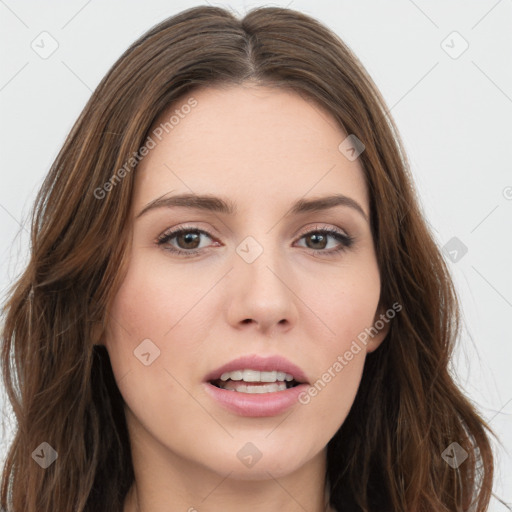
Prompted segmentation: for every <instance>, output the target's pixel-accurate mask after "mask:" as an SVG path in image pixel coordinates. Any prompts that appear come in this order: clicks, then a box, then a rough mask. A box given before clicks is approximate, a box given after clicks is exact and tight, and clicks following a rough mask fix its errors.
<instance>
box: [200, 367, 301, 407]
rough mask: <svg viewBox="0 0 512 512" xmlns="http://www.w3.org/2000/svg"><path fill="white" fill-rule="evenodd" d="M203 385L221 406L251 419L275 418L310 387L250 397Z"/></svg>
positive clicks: (206, 384) (208, 384) (296, 387)
mask: <svg viewBox="0 0 512 512" xmlns="http://www.w3.org/2000/svg"><path fill="white" fill-rule="evenodd" d="M228 371H229V370H228ZM283 371H284V370H283ZM287 373H290V372H287ZM203 385H204V386H205V391H206V393H207V394H208V395H210V396H211V397H212V398H213V399H214V400H215V401H217V402H218V403H219V404H220V405H222V406H223V407H225V408H226V409H228V410H229V411H231V412H234V413H236V414H238V415H240V416H250V417H256V416H258V417H263V416H275V415H277V414H280V413H282V412H284V411H286V410H287V409H288V408H289V407H291V406H292V405H293V404H296V403H297V402H298V401H299V395H300V394H301V393H302V392H303V391H305V390H306V389H307V388H308V386H309V384H299V385H298V386H295V387H294V388H289V389H286V390H285V391H276V392H275V393H261V394H254V395H249V394H247V393H240V392H238V391H229V390H227V389H220V388H217V387H215V386H214V385H213V384H210V383H209V382H205V383H204V384H203Z"/></svg>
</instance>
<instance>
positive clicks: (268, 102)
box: [105, 86, 387, 480]
mask: <svg viewBox="0 0 512 512" xmlns="http://www.w3.org/2000/svg"><path fill="white" fill-rule="evenodd" d="M191 96H192V97H193V99H195V101H196V102H197V103H195V102H194V101H193V100H192V99H190V97H186V98H184V99H183V100H182V101H181V102H178V103H177V104H176V105H174V106H173V109H172V111H168V112H166V113H165V115H163V116H162V117H161V119H159V120H158V122H157V123H156V124H155V125H154V127H153V132H152V135H151V138H152V141H153V142H150V143H149V144H148V151H149V152H148V154H147V155H146V156H145V157H144V158H143V160H142V161H141V163H140V164H139V166H138V168H137V171H136V173H137V176H136V182H135V193H134V199H133V204H132V217H131V220H132V221H133V239H132V243H131V246H129V247H128V251H129V253H128V260H127V261H128V267H127V274H126V278H125V279H124V281H123V283H122V285H121V287H120V288H119V290H118V292H117V294H116V296H115V299H114V301H113V304H112V308H111V310H110V312H109V317H108V319H109V322H108V329H107V336H106V339H105V345H106V346H107V349H108V352H109V355H110V359H111V363H112V367H113V371H114V374H115V377H116V380H117V384H118V386H119V389H120V391H121V393H122V395H123V397H124V400H125V402H126V416H127V422H128V427H129V430H130V435H131V439H132V449H133V452H134V457H136V458H138V459H139V460H141V459H144V458H147V464H148V467H149V465H151V467H153V468H158V471H162V470H163V469H162V468H164V467H168V466H172V467H175V468H178V469H177V470H180V471H186V470H196V471H203V472H215V473H217V474H219V475H222V476H225V475H227V474H228V473H230V474H231V477H232V478H235V479H239V480H249V479H264V478H269V473H270V474H271V475H272V476H274V477H279V476H284V475H286V474H288V473H292V472H294V471H296V470H298V469H299V468H302V467H306V466H307V465H308V464H312V463H313V461H317V462H319V461H320V463H321V464H324V463H325V459H324V458H323V457H324V455H325V450H324V448H325V446H326V444H327V443H328V441H329V440H330V439H331V438H332V437H333V435H334V434H335V433H336V431H337V430H338V429H339V427H340V426H341V424H342V423H343V421H344V420H345V418H346V416H347V414H348V412H349V409H350V407H351V405H352V403H353V401H354V398H355V395H356V392H357V389H358V386H359V382H360V378H361V374H362V370H363V364H364V360H365V356H366V353H367V352H369V351H372V350H374V349H375V348H376V347H377V346H378V344H379V343H380V342H381V341H382V339H383V338H384V337H385V335H386V333H387V324H385V325H386V326H385V327H384V328H383V329H380V330H379V332H378V334H377V335H375V337H374V338H373V339H371V338H368V336H366V342H362V341H361V340H362V339H365V336H364V333H365V332H368V331H365V329H369V328H370V327H372V326H374V324H375V321H376V320H377V319H378V318H379V315H380V313H382V312H383V311H380V310H379V311H377V305H378V302H379V296H380V280H379V272H378V267H377V261H376V256H375V252H374V245H373V240H372V236H371V231H370V225H369V222H368V218H369V198H368V192H367V189H366V185H365V180H364V175H363V171H362V167H361V164H360V162H359V159H357V158H356V159H354V158H353V157H351V158H348V156H351V153H350V152H348V153H347V152H346V151H345V150H343V151H342V150H340V149H339V147H338V146H339V145H340V143H342V141H344V139H345V138H346V137H347V134H346V133H344V132H343V131H342V130H341V129H340V128H339V127H338V125H337V124H336V122H335V120H334V118H332V117H331V116H330V115H329V114H328V113H327V112H325V111H324V110H323V109H321V108H320V107H318V106H317V105H316V104H313V103H312V102H311V101H306V100H305V99H303V98H302V97H301V96H300V95H297V94H295V93H293V92H285V91H283V90H278V89H272V88H267V87H255V86H245V87H243V86H233V87H229V88H225V89H219V88H215V89H214V88H207V89H201V90H196V91H195V92H194V93H193V94H192V95H191ZM187 100H190V101H189V102H188V103H187ZM185 105H189V106H190V105H193V106H190V108H189V107H186V106H185ZM184 106H185V107H184ZM176 110H178V112H176ZM173 114H174V116H175V117H174V118H173V119H172V121H170V122H169V119H170V118H171V115H173ZM165 122H167V123H168V124H167V125H166V126H165V127H163V126H160V127H159V125H160V123H165ZM150 146H151V149H149V147H150ZM153 146H154V147H153ZM346 155H347V156H346ZM182 194H193V195H197V196H205V195H207V196H209V197H210V198H213V197H215V198H219V200H216V201H213V200H210V201H196V202H194V204H195V206H194V205H193V202H192V201H191V200H187V201H185V202H184V203H183V202H182V203H180V204H178V205H176V204H174V205H173V204H172V202H168V203H165V202H164V201H161V200H163V199H170V200H172V198H176V197H177V196H180V195H182ZM333 195H343V196H346V198H348V199H346V200H344V201H343V200H342V201H341V202H339V203H338V204H337V205H335V206H333V205H332V204H331V207H328V208H317V209H315V208H312V207H311V208H307V207H306V206H305V205H307V204H308V202H310V201H312V200H317V199H321V198H326V197H328V196H333ZM221 199H222V201H224V202H225V203H226V204H227V205H228V206H231V207H232V209H233V211H231V212H228V211H224V209H223V208H220V205H224V203H221V202H220V201H221ZM156 200H159V203H155V201H156ZM301 202H302V203H301ZM297 203H299V204H298V206H301V204H302V208H299V207H297V208H294V207H295V206H296V205H297ZM148 205H149V207H148ZM320 206H321V205H320ZM324 206H325V205H324ZM185 228H186V232H185V233H183V234H177V235H176V234H174V235H173V234H171V236H167V235H169V233H171V232H173V231H176V230H178V229H185ZM322 230H332V231H334V234H325V233H322ZM349 240H352V241H351V242H350V241H349ZM177 251H181V253H178V252H177ZM381 323H382V322H381ZM242 356H260V361H259V362H261V359H266V358H269V357H272V356H278V357H280V358H282V359H285V360H286V361H288V362H289V364H290V366H286V363H285V362H282V361H281V362H276V361H270V362H268V361H267V363H268V364H267V366H265V365H263V366H258V365H257V361H256V360H254V361H253V362H251V361H249V362H245V363H235V364H234V366H233V367H231V370H233V371H235V373H234V374H233V373H231V374H228V377H230V379H229V380H226V381H222V382H223V383H224V385H225V386H227V387H231V388H233V387H235V388H237V389H242V390H240V391H233V390H232V389H229V390H226V389H224V390H222V389H220V388H218V387H216V386H214V385H213V384H211V383H210V382H209V380H210V379H209V378H208V377H212V376H216V377H218V376H220V373H226V372H223V371H221V370H222V368H221V367H223V366H224V365H226V364H227V363H230V362H231V361H233V360H235V359H237V358H240V357H242ZM263 362H265V361H263ZM291 365H295V367H296V368H298V369H300V371H301V372H302V375H300V372H299V371H297V370H296V369H294V368H292V366H291ZM217 369H221V370H219V371H217V372H216V370H217ZM246 369H247V370H251V369H253V370H263V371H265V373H264V374H263V376H262V374H258V373H251V372H247V373H246V374H245V375H244V374H243V373H242V374H238V375H237V372H236V370H246ZM272 370H275V371H276V372H286V373H289V374H291V375H293V377H294V380H297V381H299V380H300V381H305V382H306V383H305V384H302V385H301V387H300V388H299V389H300V393H299V392H298V391H297V389H295V388H293V389H292V390H287V391H282V390H281V391H275V390H274V391H271V389H276V388H275V387H274V388H263V387H262V386H264V385H265V384H260V383H256V384H252V383H251V382H248V383H247V382H244V384H243V385H244V386H247V388H246V389H245V391H255V390H256V387H258V388H259V389H258V390H259V391H265V390H266V392H262V393H257V394H256V393H252V392H251V393H247V392H244V390H243V388H240V387H239V386H240V384H241V381H238V380H236V379H239V378H240V377H241V376H242V377H245V379H246V380H247V379H250V378H251V376H253V377H254V378H255V379H256V380H257V381H261V380H262V379H267V377H268V380H273V379H275V378H279V377H280V378H281V380H282V379H283V375H282V374H279V373H275V374H274V373H270V374H269V375H267V373H266V372H267V371H268V372H272ZM212 372H213V373H212ZM225 377H226V376H225ZM231 377H232V379H231ZM284 379H285V380H284V382H281V383H279V382H277V383H275V386H277V389H280V388H282V387H283V386H285V385H286V376H285V377H284ZM217 384H219V382H217ZM267 385H268V384H267ZM315 385H316V387H315ZM315 390H316V393H315ZM278 395H279V396H278ZM281 397H286V398H281ZM225 401H227V402H229V403H230V404H231V405H229V404H227V403H226V402H225ZM150 460H151V462H149V461H150ZM155 461H158V462H155Z"/></svg>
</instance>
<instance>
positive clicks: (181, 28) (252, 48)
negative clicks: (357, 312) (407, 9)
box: [0, 6, 494, 512]
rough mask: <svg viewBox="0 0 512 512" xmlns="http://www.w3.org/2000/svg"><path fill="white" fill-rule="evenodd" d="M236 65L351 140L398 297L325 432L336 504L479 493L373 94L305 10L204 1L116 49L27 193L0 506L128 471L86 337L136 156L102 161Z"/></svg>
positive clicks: (466, 427)
mask: <svg viewBox="0 0 512 512" xmlns="http://www.w3.org/2000/svg"><path fill="white" fill-rule="evenodd" d="M245 82H251V83H255V84H256V85H265V86H271V87H279V88H283V89H286V90H289V91H293V92H296V93H299V94H301V95H302V96H303V97H304V98H308V99H309V100H313V101H314V102H316V104H317V105H318V106H320V107H323V108H325V109H327V111H329V112H330V113H331V114H332V115H333V116H334V118H335V119H336V120H337V122H338V123H339V125H340V126H341V127H342V128H343V130H344V131H345V132H346V133H347V134H354V135H355V136H356V137H357V138H358V139H360V140H361V141H363V143H364V145H365V150H364V152H363V153H362V154H361V155H360V156H359V159H360V162H361V165H362V167H363V169H364V176H365V180H366V183H367V187H368V190H369V197H370V217H371V231H372V236H373V240H374V244H375V249H376V255H377V261H378V267H379V270H380V276H381V282H382V286H381V297H380V305H383V306H385V307H389V306H390V305H391V304H392V303H395V302H398V303H399V304H401V306H402V310H401V311H400V313H399V314H398V315H396V317H395V318H394V319H393V321H392V324H391V328H390V332H389V333H388V335H387V337H386V339H385V341H384V342H383V343H382V345H381V346H380V347H379V349H378V350H376V351H375V352H373V353H371V354H369V355H368V357H367V359H366V362H365V367H364V371H363V376H362V380H361V384H360V388H359V390H358V393H357V395H356V398H355V401H354V403H353V406H352V408H351V410H350V413H349V414H348V416H347V418H346V420H345V421H344V423H343V425H342V426H341V427H340V429H339V430H338V432H337V433H336V434H335V435H334V437H333V438H332V439H331V440H330V441H329V443H328V445H327V455H328V456H327V476H328V482H329V484H328V485H329V487H330V504H331V505H332V506H333V507H334V508H336V509H339V510H343V511H345V512H347V511H359V512H362V511H364V512H376V511H378V512H383V511H390V512H391V511H393V512H413V511H414V512H426V511H429V512H431V511H433V510H435V511H437V512H442V511H449V512H455V511H469V510H471V511H475V512H483V511H485V510H487V508H488V504H489V500H490V497H491V495H492V481H493V455H492V450H491V445H490V436H491V435H494V434H493V432H492V431H491V430H490V428H489V427H488V425H486V423H485V422H484V420H483V419H482V417H481V416H480V415H479V413H478V412H477V410H476V409H475V408H474V406H473V405H472V404H471V402H470V401H469V400H468V398H466V397H465V396H464V394H463V393H462V391H461V390H460V389H459V387H458V386H457V384H456V383H455V381H454V379H453V378H452V376H451V375H450V372H449V362H450V357H451V354H452V351H453V347H454V343H455V342H456V340H457V338H458V335H459V329H460V312H459V309H460V308H459V305H458V299H457V294H456V291H455V289H454V285H453V283H452V280H451V277H450V273H449V270H448V268H447V265H446V263H445V261H444V259H443V257H442V255H441V253H440V250H439V248H438V247H437V245H436V243H435V241H434V238H433V236H432V234H431V232H430V231H429V228H428V227H427V224H426V221H425V220H424V217H423V214H422V211H421V208H420V203H419V200H418V198H417V196H416V192H415V190H414V187H413V183H412V178H411V175H410V167H409V163H408V160H407V157H406V155H405V152H404V150H403V143H402V142H401V139H400V136H399V134H398V130H397V128H396V126H395V124H394V122H393V120H392V119H391V117H390V116H389V115H388V109H387V108H386V105H385V102H384V100H383V98H382V96H381V94H380V93H379V91H378V90H377V87H376V86H375V84H374V83H373V81H372V79H371V78H370V76H369V75H368V73H367V71H366V70H365V69H364V67H363V65H362V64H361V63H360V61H359V60H358V59H357V57H356V56H355V55H354V54H353V53H352V51H351V50H350V49H349V47H348V46H347V45H346V44H345V43H344V42H343V41H342V40H341V39H340V38H339V37H338V36H337V35H336V34H334V33H333V32H332V31H330V30H329V29H328V28H326V27H325V26H324V25H323V24H321V23H320V22H319V21H317V20H316V19H314V18H312V17H309V16H307V15H305V14H303V13H300V12H297V11H294V10H290V9H284V8H277V7H261V8H256V9H253V10H252V11H250V12H248V13H247V14H246V15H245V17H243V18H242V19H239V18H238V17H236V16H235V15H234V14H233V13H231V12H229V11H228V10H225V9H222V8H219V7H211V6H200V7H194V8H191V9H187V10H185V11H182V12H181V13H179V14H177V15H175V16H172V17H170V18H168V19H166V20H164V21H163V22H161V23H159V24H158V25H156V26H154V27H153V28H151V29H150V30H149V31H148V32H146V33H145V34H144V35H143V36H141V37H140V38H139V39H138V40H137V41H136V42H135V43H133V44H132V45H131V46H130V47H129V48H128V49H127V50H126V51H125V52H124V53H123V55H122V56H121V57H120V58H119V59H118V60H117V62H116V63H115V64H114V65H113V66H112V68H111V69H110V70H109V71H108V73H107V74H106V76H105V77H104V78H103V79H102V81H101V82H100V84H99V85H98V87H97V88H96V90H95V91H94V93H93V94H92V96H91V98H90V99H89V101H88V103H87V105H86V106H85V108H84V109H83V111H82V112H81V114H80V116H79V118H78V120H77V121H76V123H75V124H74V126H73V128H72V129H71V131H70V133H69V135H68V137H67V139H66V140H65V142H64V145H63V147H62V149H61V150H60V152H59V153H58V155H57V157H56V159H55V162H54V163H53V165H52V166H51V168H50V170H49V173H48V175H47V176H46V179H45V181H44V183H43V184H42V186H41V189H40V191H39V193H38V196H37V199H36V203H35V205H34V208H33V211H32V215H31V243H30V245H31V247H30V260H29V263H28V265H27V266H26V268H25V270H24V272H23V273H22V274H21V276H20V277H19V278H18V280H17V281H16V282H15V283H14V284H13V286H12V288H11V289H10V291H9V294H8V297H7V300H6V302H5V305H4V310H3V313H4V318H5V322H4V327H3V331H2V363H1V364H2V367H1V369H2V375H3V381H4V385H5V388H6V390H7V394H8V398H9V401H10V403H11V405H12V408H13V412H14V415H15V419H16V429H15V432H14V438H13V441H12V444H11V445H10V447H9V451H8V454H7V458H6V461H5V465H4V467H3V473H2V480H1V494H0V505H1V506H2V507H3V508H4V509H5V510H7V511H8V512H55V511H75V512H102V511H105V512H106V511H108V512H121V511H122V508H123V502H124V499H125V497H126V494H127V491H128V489H129V488H130V486H131V485H132V483H133V479H134V472H133V466H132V459H131V453H130V444H129V437H128V433H127V428H126V422H125V417H124V411H123V399H122V396H121V394H120V392H119V389H118V388H117V385H116V381H115V379H114V376H113V373H112V368H111V365H110V360H109V357H108V353H107V352H106V350H105V348H104V347H102V346H99V345H96V344H97V343H98V342H99V341H100V340H101V338H102V336H103V335H104V332H105V325H106V323H107V321H108V320H109V317H108V310H109V305H110V304H111V301H112V298H113V297H114V295H115V293H116V290H117V288H118V286H119V284H120V282H121V280H122V278H123V273H122V272H121V271H120V269H122V268H123V262H124V257H125V252H126V251H125V249H126V246H127V240H128V239H129V226H128V222H127V219H128V217H129V209H130V202H131V198H132V192H133V187H134V176H135V172H136V166H135V167H134V169H133V170H130V169H128V171H126V169H125V173H124V174H123V176H122V179H121V178H120V177H119V173H117V171H118V170H119V169H121V168H122V167H123V165H124V164H125V162H127V161H128V160H129V159H130V158H133V155H139V150H140V148H141V147H142V146H143V144H144V142H145V140H146V139H147V137H148V134H149V131H150V128H151V126H152V124H153V123H154V121H155V120H156V119H157V118H158V116H159V115H160V114H161V113H162V112H164V111H165V110H166V109H167V108H169V106H170V105H171V104H173V103H174V102H176V101H177V100H178V99H180V98H183V97H186V96H187V95H190V94H191V93H192V91H193V90H194V89H195V88H198V87H208V86H210V85H211V86H213V85H218V86H222V85H223V84H228V85H233V84H237V85H240V84H243V83H245ZM136 160H137V161H138V159H136ZM116 173H117V174H116ZM115 176H117V181H116V182H115V183H113V181H112V180H113V179H114V177H115ZM107 183H110V186H107V185H106V184H107ZM98 191H100V192H98ZM100 195H101V197H99V196H100ZM42 442H47V443H48V444H49V445H51V447H53V448H54V449H55V450H56V452H57V453H58V458H57V460H56V461H55V462H54V463H53V464H51V465H50V466H49V467H47V468H46V469H44V470H43V469H42V468H41V467H40V466H39V465H38V464H36V463H35V461H34V460H33V457H32V454H33V453H34V451H35V450H36V449H39V447H40V445H41V443H42ZM454 442H456V443H458V444H459V445H460V447H462V448H463V449H464V450H465V451H466V452H467V454H468V457H467V459H466V460H465V461H464V462H463V463H462V464H460V465H459V466H458V467H457V468H452V467H451V466H450V465H449V464H447V463H446V462H445V460H444V459H443V457H442V453H443V451H444V450H445V449H446V448H447V447H449V446H450V445H451V443H454Z"/></svg>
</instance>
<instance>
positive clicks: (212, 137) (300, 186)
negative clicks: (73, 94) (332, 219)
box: [134, 85, 368, 213]
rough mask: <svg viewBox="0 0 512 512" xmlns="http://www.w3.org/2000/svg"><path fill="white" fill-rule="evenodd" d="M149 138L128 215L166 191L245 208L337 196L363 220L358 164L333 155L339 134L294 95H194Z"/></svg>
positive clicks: (331, 121)
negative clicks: (353, 204) (219, 198)
mask: <svg viewBox="0 0 512 512" xmlns="http://www.w3.org/2000/svg"><path fill="white" fill-rule="evenodd" d="M190 105H194V106H193V107H190ZM150 137H152V139H153V141H154V142H155V146H154V148H153V149H151V150H150V151H149V153H148V154H147V155H146V156H145V157H144V158H143V159H142V161H141V162H140V164H139V166H138V168H137V171H136V183H135V196H134V207H135V208H138V209H140V208H141V207H143V206H144V205H145V204H146V203H148V202H149V201H151V200H154V199H155V198H156V197H159V196H161V195H163V194H166V193H170V192H171V191H172V192H173V193H185V192H194V193H198V194H199V193H209V194H214V195H223V196H228V197H230V198H232V199H233V200H234V201H235V202H236V203H237V204H239V205H240V207H244V206H245V207H247V208H248V209H249V208H256V209H257V208H261V207H265V208H267V209H268V208H273V207H278V205H279V203H280V202H281V201H282V202H283V204H284V203H286V202H290V201H295V200H296V199H298V198H300V197H308V196H319V195H325V194H332V193H342V194H346V195H350V196H351V197H353V198H354V199H356V200H357V201H358V202H359V203H360V204H361V205H362V206H363V208H364V210H365V211H366V213H368V197H367V190H366V185H365V180H364V174H363V170H362V167H361V164H360V162H359V160H358V159H356V160H354V161H350V160H349V159H348V158H347V157H346V156H345V155H344V154H343V153H342V152H341V151H340V150H339V149H338V146H339V145H340V143H341V142H342V141H343V140H344V139H345V138H346V137H347V133H346V132H345V131H344V130H343V129H342V128H341V127H340V126H339V124H338V123H337V121H336V119H335V118H334V117H333V116H332V115H331V114H330V113H329V112H327V111H326V110H325V109H324V108H322V107H321V106H319V105H318V104H317V103H316V102H313V101H311V100H309V99H306V98H304V97H302V96H301V95H299V94H298V93H296V92H293V91H289V90H284V89H277V88H271V87H266V86H265V87H263V86H253V85H251V86H229V87H222V88H218V87H215V88H213V87H208V88H202V89H198V90H195V91H194V92H193V93H191V94H190V95H187V96H184V97H183V98H181V99H180V100H178V101H176V102H175V103H174V104H173V105H172V107H170V108H169V109H167V110H166V111H165V112H164V113H163V114H162V115H161V116H160V117H159V118H158V119H157V121H156V122H155V123H154V125H153V127H152V129H151V130H150Z"/></svg>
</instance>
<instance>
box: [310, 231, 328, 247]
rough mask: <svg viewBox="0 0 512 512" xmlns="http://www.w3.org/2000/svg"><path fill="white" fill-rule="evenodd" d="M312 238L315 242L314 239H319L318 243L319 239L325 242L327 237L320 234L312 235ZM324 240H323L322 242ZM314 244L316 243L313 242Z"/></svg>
mask: <svg viewBox="0 0 512 512" xmlns="http://www.w3.org/2000/svg"><path fill="white" fill-rule="evenodd" d="M310 238H311V239H313V240H314V239H317V241H318V239H320V241H323V242H325V236H324V235H319V234H316V235H311V236H310ZM322 239H323V240H322ZM313 243H314V242H313ZM323 248H325V247H323ZM313 249H318V247H313Z"/></svg>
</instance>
